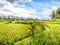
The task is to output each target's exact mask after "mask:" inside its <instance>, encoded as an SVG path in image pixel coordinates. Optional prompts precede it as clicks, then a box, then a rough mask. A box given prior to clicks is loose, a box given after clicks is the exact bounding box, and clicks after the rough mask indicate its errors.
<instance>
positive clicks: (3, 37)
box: [0, 20, 60, 45]
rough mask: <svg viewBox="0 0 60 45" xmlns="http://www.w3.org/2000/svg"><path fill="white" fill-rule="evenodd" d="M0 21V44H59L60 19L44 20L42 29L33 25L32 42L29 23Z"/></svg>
mask: <svg viewBox="0 0 60 45" xmlns="http://www.w3.org/2000/svg"><path fill="white" fill-rule="evenodd" d="M6 22H7V21H5V22H0V45H60V24H59V22H60V20H55V21H46V24H47V25H48V26H49V27H50V29H49V28H47V27H45V28H46V29H45V30H44V31H42V30H41V27H40V26H36V27H35V29H34V30H35V36H34V42H33V37H32V36H31V31H30V29H29V28H30V27H31V26H30V25H28V24H15V23H8V24H6Z"/></svg>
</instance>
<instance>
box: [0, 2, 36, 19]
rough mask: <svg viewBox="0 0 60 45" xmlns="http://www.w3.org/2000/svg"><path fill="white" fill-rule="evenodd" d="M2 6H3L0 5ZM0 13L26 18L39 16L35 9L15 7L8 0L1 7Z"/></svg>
mask: <svg viewBox="0 0 60 45" xmlns="http://www.w3.org/2000/svg"><path fill="white" fill-rule="evenodd" d="M0 8H1V7H0ZM0 15H7V16H8V15H13V16H16V15H17V16H19V17H24V18H37V16H36V10H35V9H29V10H28V9H25V8H15V7H13V4H12V3H10V2H7V3H6V4H5V5H4V6H3V7H2V8H1V9H0Z"/></svg>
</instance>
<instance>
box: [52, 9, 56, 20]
mask: <svg viewBox="0 0 60 45" xmlns="http://www.w3.org/2000/svg"><path fill="white" fill-rule="evenodd" d="M55 17H56V11H55V10H53V11H52V19H54V18H55Z"/></svg>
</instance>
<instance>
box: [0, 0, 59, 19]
mask: <svg viewBox="0 0 60 45" xmlns="http://www.w3.org/2000/svg"><path fill="white" fill-rule="evenodd" d="M58 7H60V0H25V1H23V0H0V15H14V16H16V15H17V16H19V17H24V18H39V19H49V18H50V15H51V12H52V10H53V9H54V10H56V9H57V8H58Z"/></svg>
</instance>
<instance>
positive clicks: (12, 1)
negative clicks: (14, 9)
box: [7, 0, 32, 3]
mask: <svg viewBox="0 0 60 45" xmlns="http://www.w3.org/2000/svg"><path fill="white" fill-rule="evenodd" d="M7 1H9V2H10V3H14V2H17V3H23V2H32V0H7Z"/></svg>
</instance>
